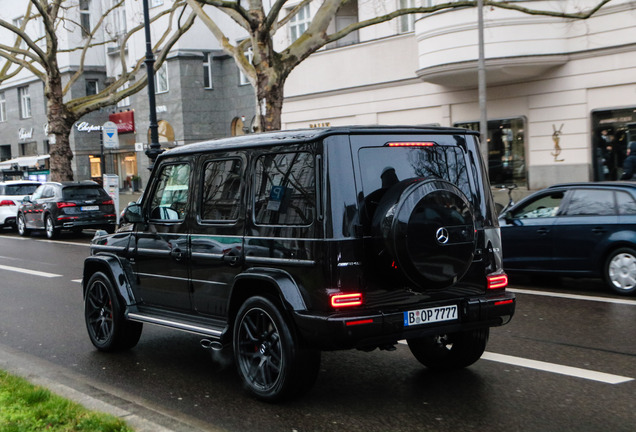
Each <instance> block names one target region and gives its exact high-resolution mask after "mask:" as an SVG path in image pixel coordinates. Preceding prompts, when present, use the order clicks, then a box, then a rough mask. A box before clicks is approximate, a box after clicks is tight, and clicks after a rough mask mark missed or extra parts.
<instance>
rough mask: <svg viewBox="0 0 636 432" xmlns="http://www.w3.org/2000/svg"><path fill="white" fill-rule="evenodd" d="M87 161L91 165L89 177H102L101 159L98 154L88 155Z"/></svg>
mask: <svg viewBox="0 0 636 432" xmlns="http://www.w3.org/2000/svg"><path fill="white" fill-rule="evenodd" d="M88 161H89V163H90V167H91V178H93V179H95V178H99V179H101V178H102V159H101V157H99V156H93V155H89V156H88Z"/></svg>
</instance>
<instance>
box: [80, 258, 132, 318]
mask: <svg viewBox="0 0 636 432" xmlns="http://www.w3.org/2000/svg"><path fill="white" fill-rule="evenodd" d="M126 263H127V261H126V262H124V260H122V259H121V257H118V256H117V255H114V254H111V253H108V252H100V253H99V254H97V255H92V256H89V257H88V258H86V259H85V260H84V273H83V275H82V276H83V277H82V296H84V297H85V296H86V285H87V284H88V280H89V279H90V276H91V275H92V274H93V273H95V272H97V271H101V272H103V273H105V274H106V275H107V276H108V277H109V278H110V280H111V282H112V283H113V286H114V288H115V289H116V290H117V292H118V293H119V295H120V297H121V298H122V299H123V301H124V304H125V305H126V306H131V305H134V304H136V303H137V302H136V300H135V296H134V294H133V290H132V284H131V282H130V281H131V280H134V279H132V278H131V277H130V275H131V274H132V273H131V269H130V268H129V266H127V265H126Z"/></svg>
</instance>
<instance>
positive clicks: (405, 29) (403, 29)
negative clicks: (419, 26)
mask: <svg viewBox="0 0 636 432" xmlns="http://www.w3.org/2000/svg"><path fill="white" fill-rule="evenodd" d="M398 7H399V8H400V9H406V8H412V7H415V0H399V4H398ZM399 20H400V21H399V23H400V24H399V26H400V33H409V32H412V31H413V29H414V27H415V14H408V15H401V16H400V18H399Z"/></svg>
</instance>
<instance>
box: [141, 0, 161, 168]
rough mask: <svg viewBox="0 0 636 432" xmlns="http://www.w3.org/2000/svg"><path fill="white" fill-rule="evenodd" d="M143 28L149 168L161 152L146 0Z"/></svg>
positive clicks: (144, 1) (146, 2) (144, 0)
mask: <svg viewBox="0 0 636 432" xmlns="http://www.w3.org/2000/svg"><path fill="white" fill-rule="evenodd" d="M143 9H144V30H145V33H146V59H145V60H144V63H145V64H146V76H147V77H148V108H149V110H150V116H149V118H150V126H149V127H150V147H149V148H148V149H147V150H146V156H148V158H149V159H150V166H149V167H148V168H149V169H150V170H152V168H153V167H154V164H155V160H156V159H157V156H159V154H160V153H161V145H160V144H159V133H158V126H157V108H156V103H155V56H154V54H153V53H152V43H151V40H150V14H149V13H148V0H143Z"/></svg>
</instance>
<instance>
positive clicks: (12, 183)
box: [0, 180, 42, 185]
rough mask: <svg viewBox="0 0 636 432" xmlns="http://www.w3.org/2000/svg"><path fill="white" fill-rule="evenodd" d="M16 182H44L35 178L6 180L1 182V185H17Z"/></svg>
mask: <svg viewBox="0 0 636 432" xmlns="http://www.w3.org/2000/svg"><path fill="white" fill-rule="evenodd" d="M16 184H38V185H39V184H42V182H39V181H35V180H6V181H2V182H0V185H16Z"/></svg>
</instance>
